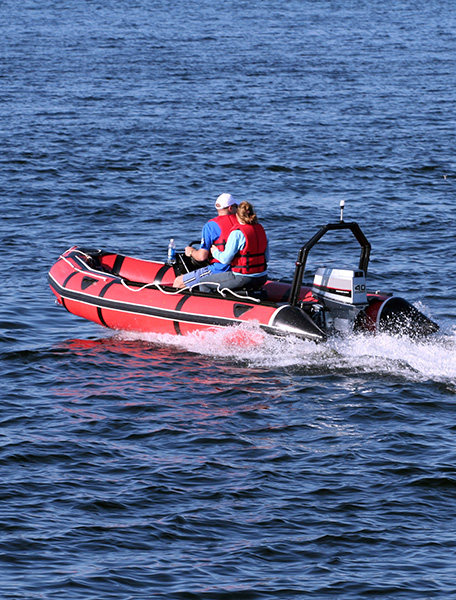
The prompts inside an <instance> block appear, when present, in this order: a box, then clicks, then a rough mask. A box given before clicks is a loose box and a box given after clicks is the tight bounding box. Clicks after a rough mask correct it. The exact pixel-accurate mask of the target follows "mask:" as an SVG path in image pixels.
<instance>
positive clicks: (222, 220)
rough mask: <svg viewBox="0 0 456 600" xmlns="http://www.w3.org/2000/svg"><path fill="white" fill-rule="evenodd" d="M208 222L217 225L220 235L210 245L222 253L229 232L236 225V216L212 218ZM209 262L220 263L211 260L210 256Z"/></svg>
mask: <svg viewBox="0 0 456 600" xmlns="http://www.w3.org/2000/svg"><path fill="white" fill-rule="evenodd" d="M210 220H211V221H215V222H216V223H217V225H218V226H219V227H220V235H219V237H218V238H217V239H216V240H215V242H212V243H213V245H214V246H216V247H217V249H218V250H220V252H223V251H224V250H225V246H226V241H227V239H228V236H229V235H230V231H231V230H232V229H233V227H234V225H237V224H238V220H237V218H236V215H232V214H229V215H220V216H218V217H214V218H213V219H210ZM209 262H210V263H215V262H220V261H218V260H215V258H213V257H212V256H211V257H210V260H209Z"/></svg>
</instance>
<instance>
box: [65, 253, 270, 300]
mask: <svg viewBox="0 0 456 600" xmlns="http://www.w3.org/2000/svg"><path fill="white" fill-rule="evenodd" d="M75 252H77V253H78V254H82V256H84V257H85V258H86V259H87V260H90V259H91V258H92V257H91V256H90V254H86V253H85V252H82V251H81V250H78V249H75ZM60 258H61V259H62V260H64V261H65V262H66V263H67V264H69V265H70V267H71V268H72V269H73V270H74V271H77V272H78V273H84V272H85V271H86V270H87V269H89V270H90V271H92V272H93V273H97V275H98V276H99V277H100V279H103V280H104V281H108V280H109V279H110V277H105V276H104V275H102V273H101V272H100V271H97V270H96V269H93V268H92V267H91V266H90V265H89V264H88V263H86V268H85V269H80V268H78V267H77V266H76V265H74V264H73V263H71V262H70V261H69V260H68V259H67V257H66V256H63V254H61V255H60ZM119 279H120V283H121V284H122V285H123V286H124V288H126V289H127V290H129V291H130V292H135V293H136V292H142V290H145V289H146V288H148V287H155V288H157V289H158V290H159V291H160V292H161V293H162V294H166V295H168V296H175V295H176V294H180V293H182V292H183V291H185V290H188V291H191V290H192V289H193V288H195V287H198V286H199V283H195V284H193V285H191V286H185V287H183V288H177V289H176V290H174V291H172V292H168V291H167V290H164V289H163V288H162V287H161V286H160V285H159V284H158V283H153V282H151V283H146V284H145V285H143V286H141V287H138V288H132V287H130V286H129V285H128V284H127V283H126V282H125V279H123V278H122V277H119ZM207 284H210V285H213V286H215V285H216V286H217V288H216V290H215V291H216V292H218V293H219V294H220V295H221V296H222V297H223V298H226V297H227V294H230V295H232V296H234V297H235V298H239V300H244V301H245V300H250V301H251V302H257V303H259V302H261V300H260V299H259V298H253V297H252V296H241V295H240V294H236V292H235V291H234V290H231V289H230V288H221V287H220V283H217V282H215V281H205V282H204V285H207Z"/></svg>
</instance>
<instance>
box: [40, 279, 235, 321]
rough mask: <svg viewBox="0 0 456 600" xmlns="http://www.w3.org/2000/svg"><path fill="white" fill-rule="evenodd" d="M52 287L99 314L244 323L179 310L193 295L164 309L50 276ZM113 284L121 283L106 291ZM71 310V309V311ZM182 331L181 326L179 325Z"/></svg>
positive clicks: (168, 319)
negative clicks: (66, 284)
mask: <svg viewBox="0 0 456 600" xmlns="http://www.w3.org/2000/svg"><path fill="white" fill-rule="evenodd" d="M50 282H51V284H52V285H51V287H53V288H54V289H55V290H56V291H57V293H58V294H59V295H60V296H61V298H62V301H63V300H64V299H67V300H74V301H76V302H81V303H82V304H88V305H90V306H93V307H96V308H97V309H98V314H100V309H104V310H114V311H119V312H124V313H130V314H139V315H144V316H149V317H155V318H158V319H164V320H166V321H175V322H176V323H177V324H179V323H194V324H198V325H206V326H219V327H228V326H230V325H238V324H239V323H242V320H240V319H231V318H229V317H217V316H208V315H197V314H191V313H182V312H180V310H177V307H179V309H180V308H181V307H182V305H183V304H184V302H185V301H186V300H188V299H189V298H190V297H191V296H189V295H185V296H184V297H183V298H182V299H181V300H180V301H179V303H178V305H177V306H176V309H163V308H154V307H153V306H145V305H139V304H132V303H129V302H122V301H120V300H110V299H108V298H100V297H99V296H92V295H90V294H84V293H83V292H78V291H74V290H66V289H64V288H63V287H61V286H60V285H59V284H58V283H57V282H56V281H55V280H54V279H52V278H51V276H50ZM113 284H117V285H121V284H120V283H119V282H118V281H110V282H109V284H108V285H107V286H105V288H103V290H104V291H105V292H106V290H107V288H108V286H109V287H110V286H111V285H113ZM69 312H71V311H69ZM179 332H180V327H179Z"/></svg>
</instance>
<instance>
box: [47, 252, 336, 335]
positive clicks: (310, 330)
mask: <svg viewBox="0 0 456 600" xmlns="http://www.w3.org/2000/svg"><path fill="white" fill-rule="evenodd" d="M87 256H90V255H87ZM116 261H117V262H116ZM89 262H90V261H89V260H88V259H87V258H86V257H85V256H84V254H83V253H81V251H79V250H78V249H70V250H69V251H67V252H66V253H65V254H64V255H62V257H61V258H60V259H59V260H58V261H57V262H56V263H55V264H54V265H53V267H52V268H51V270H50V272H49V284H50V287H51V289H52V291H53V292H54V294H55V296H56V298H57V301H58V302H59V303H60V304H62V305H63V306H64V307H65V308H66V309H67V310H68V311H69V312H71V313H72V314H74V315H77V316H79V317H82V318H84V319H88V320H90V321H93V322H95V323H98V324H99V325H102V326H104V327H108V328H110V329H117V330H124V331H137V332H144V333H150V332H153V333H165V334H177V335H186V334H189V333H193V332H195V331H204V330H209V329H214V328H223V327H230V326H235V325H240V324H242V323H255V324H258V325H259V326H260V327H261V328H262V329H263V330H265V331H267V332H269V333H273V334H277V335H285V334H289V333H293V334H294V335H298V336H301V337H304V338H306V339H311V340H315V341H322V340H324V339H325V338H326V334H325V333H324V332H323V331H321V330H320V328H319V327H318V326H317V325H316V324H315V323H314V322H313V321H312V320H311V319H310V317H309V316H308V315H307V314H306V313H305V311H303V310H302V309H300V308H298V307H290V306H289V305H286V304H283V302H284V301H285V302H286V300H285V298H286V295H287V292H289V287H290V286H287V285H286V284H281V283H278V284H275V282H268V284H266V286H265V288H264V290H263V292H262V294H263V295H264V296H265V298H266V299H259V298H253V297H248V296H247V297H243V296H239V297H235V296H230V297H222V296H220V295H218V294H202V293H199V292H194V293H191V292H188V291H182V292H176V290H175V289H174V288H171V287H170V282H171V280H174V276H175V274H174V271H173V269H172V267H170V266H168V265H164V264H163V263H152V262H149V261H140V260H138V259H131V258H129V257H122V258H120V259H119V255H111V254H109V255H105V256H102V257H101V260H100V262H99V264H98V265H97V267H98V268H95V269H94V268H92V267H91V266H90V264H89ZM115 265H116V266H115ZM142 267H143V268H142ZM107 268H109V269H112V270H113V271H114V272H113V273H108V272H104V271H101V270H100V269H107ZM118 273H120V274H121V275H120V274H118ZM126 275H128V277H126ZM140 275H141V276H140ZM133 277H134V278H135V279H143V281H135V282H133V281H131V279H130V278H133ZM145 279H148V282H147V283H145V281H144V280H145ZM268 289H269V293H270V294H271V295H272V294H274V296H275V297H278V298H280V301H281V302H280V303H278V302H275V301H270V300H268V298H267V296H268V291H267V290H268ZM308 294H309V292H308V290H306V289H303V298H305V297H306V296H307V295H308Z"/></svg>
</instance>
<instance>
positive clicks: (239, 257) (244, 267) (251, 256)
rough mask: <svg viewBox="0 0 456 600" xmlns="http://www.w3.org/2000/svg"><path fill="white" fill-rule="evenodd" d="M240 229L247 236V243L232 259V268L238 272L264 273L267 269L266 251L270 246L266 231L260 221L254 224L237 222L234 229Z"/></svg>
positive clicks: (248, 273)
mask: <svg viewBox="0 0 456 600" xmlns="http://www.w3.org/2000/svg"><path fill="white" fill-rule="evenodd" d="M236 229H240V230H241V231H242V233H243V234H244V236H245V245H244V248H243V249H242V250H239V252H238V253H237V254H236V256H235V257H234V258H233V260H232V261H231V269H232V271H235V272H236V273H242V274H243V275H250V274H252V273H262V272H263V271H266V269H267V266H268V265H267V263H266V257H265V252H266V248H267V246H268V240H267V238H266V232H265V231H264V229H263V226H262V225H260V224H259V223H253V225H242V224H240V223H238V224H237V226H236V227H233V229H232V231H235V230H236Z"/></svg>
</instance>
